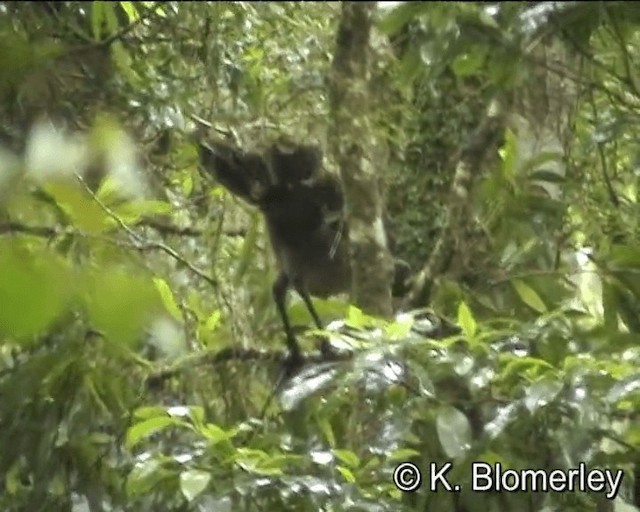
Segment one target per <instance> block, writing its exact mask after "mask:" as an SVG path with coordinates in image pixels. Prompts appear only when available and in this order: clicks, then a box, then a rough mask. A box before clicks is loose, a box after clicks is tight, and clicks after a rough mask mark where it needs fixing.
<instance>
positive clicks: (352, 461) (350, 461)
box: [333, 450, 360, 468]
mask: <svg viewBox="0 0 640 512" xmlns="http://www.w3.org/2000/svg"><path fill="white" fill-rule="evenodd" d="M333 454H334V455H335V456H336V458H337V459H339V460H340V461H341V462H342V463H344V464H346V465H347V466H349V467H350V468H357V467H359V466H360V459H359V458H358V456H357V455H356V454H355V453H353V452H352V451H350V450H333Z"/></svg>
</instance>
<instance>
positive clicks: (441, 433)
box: [436, 405, 471, 458]
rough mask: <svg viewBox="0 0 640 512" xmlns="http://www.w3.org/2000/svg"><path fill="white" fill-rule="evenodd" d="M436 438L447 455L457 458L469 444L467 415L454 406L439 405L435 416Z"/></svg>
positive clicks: (469, 433) (469, 429)
mask: <svg viewBox="0 0 640 512" xmlns="http://www.w3.org/2000/svg"><path fill="white" fill-rule="evenodd" d="M436 429H437V431H438V439H439V440H440V444H441V445H442V449H443V450H444V451H445V453H446V454H447V456H448V457H451V458H457V457H459V456H461V455H463V454H464V453H466V452H467V451H468V450H469V448H470V446H471V426H470V425H469V420H468V419H467V417H466V416H465V415H464V414H463V413H461V412H460V411H459V410H458V409H456V408H455V407H452V406H450V405H446V406H443V407H440V409H439V410H438V416H437V418H436Z"/></svg>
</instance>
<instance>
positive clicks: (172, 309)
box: [153, 277, 182, 322]
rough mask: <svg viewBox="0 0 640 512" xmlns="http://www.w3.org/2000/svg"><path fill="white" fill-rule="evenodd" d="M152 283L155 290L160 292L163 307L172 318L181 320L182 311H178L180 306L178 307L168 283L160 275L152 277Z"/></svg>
mask: <svg viewBox="0 0 640 512" xmlns="http://www.w3.org/2000/svg"><path fill="white" fill-rule="evenodd" d="M153 284H155V285H156V290H158V292H159V293H160V298H161V299H162V303H163V304H164V307H165V308H166V309H167V311H168V312H169V314H170V315H171V316H172V317H173V318H175V319H176V320H178V322H182V313H181V312H180V308H179V307H178V303H177V302H176V299H175V297H174V296H173V292H172V291H171V288H169V284H168V283H167V282H166V281H165V280H164V279H162V278H161V277H155V278H154V279H153Z"/></svg>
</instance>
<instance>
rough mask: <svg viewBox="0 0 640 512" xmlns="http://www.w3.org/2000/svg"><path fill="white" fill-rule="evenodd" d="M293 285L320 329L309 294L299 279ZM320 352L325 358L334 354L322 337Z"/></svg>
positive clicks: (320, 325)
mask: <svg viewBox="0 0 640 512" xmlns="http://www.w3.org/2000/svg"><path fill="white" fill-rule="evenodd" d="M294 286H295V289H296V291H297V292H298V294H299V295H300V297H302V300H303V301H304V303H305V305H306V306H307V309H308V310H309V313H310V314H311V316H312V318H313V321H314V322H315V323H316V327H317V328H318V329H322V322H321V321H320V316H319V315H318V312H317V311H316V308H315V307H314V305H313V301H312V300H311V296H310V295H309V292H307V289H306V288H305V287H304V286H303V285H302V283H300V282H299V281H294ZM320 352H322V354H323V355H324V357H326V358H330V357H331V356H333V355H334V351H333V349H332V347H331V344H330V343H329V340H328V339H327V338H324V337H323V338H322V340H321V341H320Z"/></svg>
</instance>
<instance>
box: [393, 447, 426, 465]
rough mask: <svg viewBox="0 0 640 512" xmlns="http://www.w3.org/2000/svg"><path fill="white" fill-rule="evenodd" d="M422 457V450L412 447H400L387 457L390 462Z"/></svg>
mask: <svg viewBox="0 0 640 512" xmlns="http://www.w3.org/2000/svg"><path fill="white" fill-rule="evenodd" d="M416 457H420V452H419V451H417V450H413V449H411V448H400V449H398V450H395V451H394V452H392V453H391V454H390V455H389V456H388V457H387V459H388V460H389V462H404V461H407V460H410V459H414V458H416Z"/></svg>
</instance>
